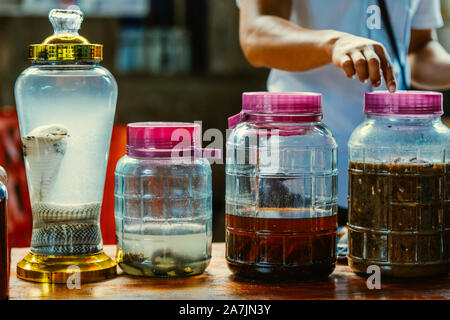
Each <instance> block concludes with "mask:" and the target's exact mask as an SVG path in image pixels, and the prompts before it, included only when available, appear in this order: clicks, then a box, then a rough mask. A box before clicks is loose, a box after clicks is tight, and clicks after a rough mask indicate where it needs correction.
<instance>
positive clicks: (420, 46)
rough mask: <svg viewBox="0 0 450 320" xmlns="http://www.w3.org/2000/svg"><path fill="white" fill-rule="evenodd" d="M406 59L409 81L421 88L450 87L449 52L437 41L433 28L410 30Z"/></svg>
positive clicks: (436, 88)
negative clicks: (408, 65) (409, 72)
mask: <svg viewBox="0 0 450 320" xmlns="http://www.w3.org/2000/svg"><path fill="white" fill-rule="evenodd" d="M408 60H409V63H410V66H411V82H412V84H413V85H414V86H415V87H417V88H421V89H428V90H438V89H448V88H450V54H449V53H448V52H447V51H446V50H445V49H444V48H443V47H442V45H441V44H440V43H439V42H438V39H437V35H436V31H435V30H434V29H424V30H418V29H416V30H414V29H413V30H411V42H410V46H409V53H408Z"/></svg>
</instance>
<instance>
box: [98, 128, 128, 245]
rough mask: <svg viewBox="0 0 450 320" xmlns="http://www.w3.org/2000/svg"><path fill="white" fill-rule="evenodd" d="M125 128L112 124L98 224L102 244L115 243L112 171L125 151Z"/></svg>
mask: <svg viewBox="0 0 450 320" xmlns="http://www.w3.org/2000/svg"><path fill="white" fill-rule="evenodd" d="M126 146H127V128H126V126H122V125H117V126H114V130H113V133H112V139H111V147H110V150H109V158H108V168H107V170H106V181H105V191H104V194H103V205H102V214H101V217H100V226H101V230H102V238H103V243H104V244H115V243H116V223H115V219H114V171H115V170H116V164H117V161H119V159H120V158H122V157H123V156H124V155H125V153H126Z"/></svg>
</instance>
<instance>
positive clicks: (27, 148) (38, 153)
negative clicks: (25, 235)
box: [22, 125, 102, 256]
mask: <svg viewBox="0 0 450 320" xmlns="http://www.w3.org/2000/svg"><path fill="white" fill-rule="evenodd" d="M68 137H69V135H68V130H67V129H66V128H65V127H64V126H62V125H49V126H41V127H38V128H36V129H34V130H33V131H31V132H30V133H29V134H28V135H27V136H26V137H24V138H23V139H22V142H23V151H24V157H25V163H26V166H27V175H28V182H29V187H30V190H31V207H32V211H33V233H32V239H31V250H32V251H33V252H34V253H37V254H47V255H61V256H70V255H82V254H89V253H96V252H98V251H100V250H101V249H102V238H101V233H100V227H99V218H100V210H101V203H100V202H90V203H84V204H59V203H54V202H51V201H50V196H51V192H52V189H53V187H54V184H55V180H56V178H57V175H58V172H59V169H60V166H61V162H62V160H63V158H64V155H65V153H66V148H67V139H68Z"/></svg>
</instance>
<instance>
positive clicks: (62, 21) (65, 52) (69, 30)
mask: <svg viewBox="0 0 450 320" xmlns="http://www.w3.org/2000/svg"><path fill="white" fill-rule="evenodd" d="M48 17H49V19H50V22H51V23H52V25H53V29H54V34H53V35H51V36H50V37H48V38H47V39H45V40H44V42H42V43H41V44H32V45H30V47H29V49H30V52H29V56H28V59H30V60H32V61H49V62H51V61H101V60H103V45H101V44H91V43H90V42H89V41H88V40H87V39H86V38H84V37H82V36H80V35H79V34H78V30H79V29H80V27H81V23H82V22H83V18H84V14H83V12H81V11H80V10H61V9H53V10H52V11H50V14H49V15H48Z"/></svg>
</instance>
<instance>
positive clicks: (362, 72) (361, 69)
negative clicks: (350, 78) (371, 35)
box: [351, 50, 369, 82]
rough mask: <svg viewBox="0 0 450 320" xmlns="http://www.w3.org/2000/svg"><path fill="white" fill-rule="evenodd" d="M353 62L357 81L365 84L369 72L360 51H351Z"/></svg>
mask: <svg viewBox="0 0 450 320" xmlns="http://www.w3.org/2000/svg"><path fill="white" fill-rule="evenodd" d="M351 57H352V60H353V65H354V66H355V70H356V74H357V75H358V78H359V81H361V82H365V81H366V80H367V78H368V77H369V72H368V70H367V61H366V58H364V56H363V54H362V53H361V51H359V50H357V51H353V52H352V53H351Z"/></svg>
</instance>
